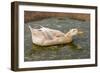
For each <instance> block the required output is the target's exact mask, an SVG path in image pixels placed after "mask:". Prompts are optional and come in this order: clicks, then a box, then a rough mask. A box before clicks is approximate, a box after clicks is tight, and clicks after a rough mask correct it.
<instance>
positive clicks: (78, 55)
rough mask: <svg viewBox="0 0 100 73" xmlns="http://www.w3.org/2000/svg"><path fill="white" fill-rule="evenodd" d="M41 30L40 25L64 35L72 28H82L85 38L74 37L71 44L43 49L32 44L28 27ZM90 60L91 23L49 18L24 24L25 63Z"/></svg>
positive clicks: (65, 18) (64, 18)
mask: <svg viewBox="0 0 100 73" xmlns="http://www.w3.org/2000/svg"><path fill="white" fill-rule="evenodd" d="M27 24H29V25H30V26H32V27H33V28H39V27H40V25H42V26H44V27H48V28H51V29H57V30H60V31H62V32H64V33H66V32H68V30H70V29H72V28H80V29H81V30H83V31H84V34H83V36H75V37H73V41H72V42H71V43H69V44H63V45H54V46H46V47H41V46H37V45H35V44H33V43H32V36H31V32H30V30H29V28H28V26H27ZM87 58H90V22H89V21H80V20H75V19H70V18H67V17H63V18H57V17H53V18H48V19H43V20H39V21H33V22H29V23H26V24H24V61H44V60H68V59H87Z"/></svg>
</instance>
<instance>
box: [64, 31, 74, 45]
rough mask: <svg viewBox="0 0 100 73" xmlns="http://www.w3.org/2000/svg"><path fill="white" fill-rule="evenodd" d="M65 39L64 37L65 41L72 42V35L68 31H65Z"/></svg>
mask: <svg viewBox="0 0 100 73" xmlns="http://www.w3.org/2000/svg"><path fill="white" fill-rule="evenodd" d="M65 39H66V42H68V43H70V42H72V39H73V35H71V33H70V32H67V33H66V34H65Z"/></svg>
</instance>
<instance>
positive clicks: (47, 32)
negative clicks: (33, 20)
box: [29, 26, 83, 46]
mask: <svg viewBox="0 0 100 73" xmlns="http://www.w3.org/2000/svg"><path fill="white" fill-rule="evenodd" d="M29 28H30V31H31V34H32V42H33V43H34V44H36V45H40V46H50V45H56V44H65V43H70V42H72V39H73V36H75V35H78V34H82V33H83V32H82V31H79V30H78V29H77V28H74V29H71V30H69V31H68V32H67V33H63V32H61V31H59V30H55V29H50V28H46V27H41V28H40V29H34V28H32V27H31V26H29Z"/></svg>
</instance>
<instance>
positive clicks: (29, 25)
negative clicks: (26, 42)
mask: <svg viewBox="0 0 100 73" xmlns="http://www.w3.org/2000/svg"><path fill="white" fill-rule="evenodd" d="M28 27H29V29H30V31H31V32H32V30H33V28H32V27H31V26H30V25H29V24H28Z"/></svg>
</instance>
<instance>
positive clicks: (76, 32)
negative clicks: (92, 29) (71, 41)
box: [69, 28, 84, 36]
mask: <svg viewBox="0 0 100 73" xmlns="http://www.w3.org/2000/svg"><path fill="white" fill-rule="evenodd" d="M83 33H84V32H83V31H81V30H80V29H78V28H74V29H70V30H69V34H70V35H71V36H74V35H82V34H83Z"/></svg>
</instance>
